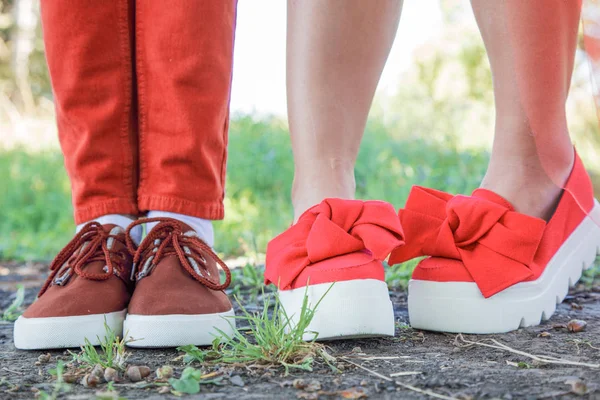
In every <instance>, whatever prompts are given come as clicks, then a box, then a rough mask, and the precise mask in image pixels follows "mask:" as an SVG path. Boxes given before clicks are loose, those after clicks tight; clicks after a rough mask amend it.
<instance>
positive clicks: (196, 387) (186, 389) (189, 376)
mask: <svg viewBox="0 0 600 400" xmlns="http://www.w3.org/2000/svg"><path fill="white" fill-rule="evenodd" d="M210 376H211V374H206V375H203V374H202V371H200V370H197V369H195V368H193V367H186V368H185V369H184V370H183V372H182V373H181V377H180V378H179V379H176V378H170V379H169V384H171V387H172V388H173V390H175V394H179V393H187V394H195V393H199V392H200V385H206V384H209V383H212V384H218V383H219V382H220V381H221V380H222V379H223V378H221V377H217V378H215V379H210Z"/></svg>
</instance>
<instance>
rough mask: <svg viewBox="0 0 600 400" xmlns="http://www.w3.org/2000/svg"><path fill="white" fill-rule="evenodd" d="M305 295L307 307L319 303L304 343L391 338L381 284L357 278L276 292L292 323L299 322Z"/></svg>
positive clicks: (384, 287)
mask: <svg viewBox="0 0 600 400" xmlns="http://www.w3.org/2000/svg"><path fill="white" fill-rule="evenodd" d="M305 295H306V296H308V303H309V307H311V308H313V307H315V305H316V304H317V303H319V301H320V303H319V304H318V307H317V308H316V311H315V314H314V316H313V319H312V321H311V323H310V325H309V326H308V329H307V330H306V332H305V334H304V340H307V341H308V340H313V339H314V338H315V335H317V340H337V339H350V338H358V337H378V336H394V309H393V305H392V302H391V300H390V296H389V292H388V287H387V285H386V283H385V282H383V281H380V280H377V279H356V280H350V281H342V282H335V283H322V284H318V285H310V286H308V288H306V287H301V288H298V289H293V290H284V291H279V300H280V301H281V304H282V306H283V308H284V309H285V311H286V313H287V315H288V317H289V318H290V320H291V322H292V324H295V323H297V322H298V318H299V316H300V313H301V310H302V303H303V301H304V296H305Z"/></svg>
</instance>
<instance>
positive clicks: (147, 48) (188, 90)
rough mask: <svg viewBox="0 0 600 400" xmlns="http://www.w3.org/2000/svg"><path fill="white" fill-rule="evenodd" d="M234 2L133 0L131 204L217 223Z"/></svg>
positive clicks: (230, 67) (234, 12)
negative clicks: (134, 170)
mask: <svg viewBox="0 0 600 400" xmlns="http://www.w3.org/2000/svg"><path fill="white" fill-rule="evenodd" d="M235 15H236V1H235V0H202V1H198V0H165V1H147V0H138V1H137V2H136V17H135V21H136V22H135V24H136V27H135V31H136V32H135V33H136V36H135V37H136V71H137V84H138V102H139V118H140V120H139V135H140V141H139V146H140V147H139V150H140V182H139V189H138V205H139V208H140V210H141V211H142V212H144V211H148V210H161V211H171V212H176V213H182V214H187V215H192V216H196V217H200V218H207V219H221V218H223V197H224V183H225V182H224V181H225V161H226V155H227V130H228V120H229V95H230V88H231V74H232V63H233V41H234V31H235Z"/></svg>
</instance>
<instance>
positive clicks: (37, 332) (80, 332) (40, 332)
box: [14, 310, 127, 350]
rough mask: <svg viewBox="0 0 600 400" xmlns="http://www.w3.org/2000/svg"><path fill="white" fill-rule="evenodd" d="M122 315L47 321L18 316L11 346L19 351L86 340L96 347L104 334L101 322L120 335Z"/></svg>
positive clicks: (77, 343) (47, 319)
mask: <svg viewBox="0 0 600 400" xmlns="http://www.w3.org/2000/svg"><path fill="white" fill-rule="evenodd" d="M126 312H127V310H122V311H117V312H113V313H109V314H93V315H77V316H72V317H49V318H24V317H23V316H21V317H19V318H18V319H17V320H16V321H15V327H14V341H15V347H16V348H17V349H22V350H39V349H64V348H71V347H80V346H82V345H83V344H84V343H85V339H86V338H87V339H88V340H89V341H90V343H92V344H93V345H94V346H97V345H99V344H100V339H103V338H104V336H105V335H106V329H105V327H104V322H105V321H106V324H107V325H108V326H109V327H110V329H112V330H113V331H114V332H116V333H117V335H119V336H121V334H122V332H123V320H124V319H125V314H126ZM99 338H100V339H99Z"/></svg>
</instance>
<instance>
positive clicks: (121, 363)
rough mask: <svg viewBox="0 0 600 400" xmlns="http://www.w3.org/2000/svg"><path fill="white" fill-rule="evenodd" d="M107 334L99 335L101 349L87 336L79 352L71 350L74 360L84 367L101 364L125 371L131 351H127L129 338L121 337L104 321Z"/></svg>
mask: <svg viewBox="0 0 600 400" xmlns="http://www.w3.org/2000/svg"><path fill="white" fill-rule="evenodd" d="M104 329H105V331H106V334H105V336H104V338H100V337H98V341H99V343H100V351H98V350H97V349H96V347H95V346H94V345H93V344H92V343H91V342H90V340H89V339H88V338H85V344H84V345H83V346H81V351H80V352H79V353H73V352H72V351H69V353H70V354H71V356H72V357H73V361H74V362H76V363H77V364H79V365H80V366H81V367H84V368H93V367H94V366H96V365H100V366H101V367H102V368H109V367H110V368H114V369H116V370H119V371H124V370H125V366H126V362H127V359H128V358H129V353H128V352H127V351H126V348H125V344H126V343H127V340H126V339H125V338H123V339H121V338H120V337H119V336H118V335H117V334H116V333H115V331H113V330H112V329H111V328H110V327H109V326H108V324H107V323H106V321H105V322H104Z"/></svg>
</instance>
